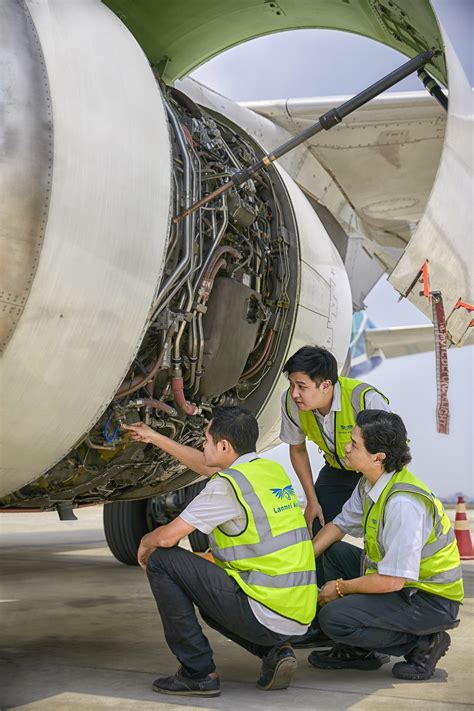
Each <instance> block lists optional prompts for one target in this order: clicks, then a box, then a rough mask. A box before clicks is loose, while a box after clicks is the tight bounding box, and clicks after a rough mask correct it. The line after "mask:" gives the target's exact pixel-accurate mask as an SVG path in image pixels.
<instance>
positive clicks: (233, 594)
mask: <svg viewBox="0 0 474 711" xmlns="http://www.w3.org/2000/svg"><path fill="white" fill-rule="evenodd" d="M147 574H148V579H149V582H150V586H151V589H152V592H153V595H154V597H155V600H156V603H157V606H158V611H159V613H160V616H161V620H162V623H163V630H164V633H165V638H166V641H167V643H168V646H169V648H170V650H171V651H172V652H173V654H174V655H175V656H176V657H177V658H178V660H179V662H180V664H181V666H182V667H183V672H184V674H185V676H187V677H188V678H191V679H202V678H203V677H205V676H206V675H207V674H209V673H210V672H212V671H215V668H216V667H215V664H214V661H213V658H212V650H211V647H210V645H209V641H208V640H207V638H206V637H205V635H204V633H203V631H202V629H201V626H200V624H199V622H198V620H197V617H196V612H195V609H194V605H196V607H198V609H199V611H200V613H201V615H202V617H203V619H205V620H206V622H208V624H209V625H210V626H212V627H214V628H215V629H217V630H218V631H219V632H222V634H224V635H225V636H227V637H229V638H230V639H233V641H235V642H237V643H238V644H240V645H241V646H243V647H245V649H247V650H248V651H249V652H251V653H252V654H255V655H256V656H259V657H263V656H265V655H266V654H267V653H268V652H269V651H270V649H271V648H272V647H273V646H275V645H277V644H281V643H282V642H284V641H285V640H286V639H288V637H286V636H284V635H279V634H277V633H275V632H272V631H271V630H269V629H267V628H266V627H264V626H263V625H261V624H260V622H258V620H257V619H256V617H255V616H254V614H253V612H252V610H251V608H250V605H249V601H248V598H247V596H246V595H245V594H244V593H243V592H242V590H241V589H240V587H239V586H238V584H237V583H236V582H235V581H234V580H233V579H232V578H231V577H229V576H228V575H227V573H226V572H225V571H224V570H222V568H219V567H218V566H217V565H215V564H214V563H210V562H209V561H208V560H205V559H204V558H201V557H200V556H197V555H195V554H194V553H191V552H190V551H186V550H184V549H183V548H178V547H174V548H158V549H157V550H156V551H154V553H152V555H151V556H150V559H149V561H148V566H147Z"/></svg>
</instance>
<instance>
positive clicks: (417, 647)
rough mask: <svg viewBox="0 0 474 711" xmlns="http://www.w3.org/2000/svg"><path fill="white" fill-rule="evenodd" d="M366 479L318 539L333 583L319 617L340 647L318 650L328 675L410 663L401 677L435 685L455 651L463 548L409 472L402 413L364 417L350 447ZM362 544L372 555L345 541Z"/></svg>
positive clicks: (315, 658)
mask: <svg viewBox="0 0 474 711" xmlns="http://www.w3.org/2000/svg"><path fill="white" fill-rule="evenodd" d="M346 460H347V462H348V463H349V464H350V465H351V466H352V467H353V468H354V469H355V470H357V471H360V472H362V474H363V478H362V479H361V481H360V483H359V485H358V486H357V488H356V489H355V490H354V493H353V495H352V497H351V498H350V500H349V501H348V502H347V503H346V504H345V505H344V508H343V509H342V512H341V513H340V514H339V515H338V516H336V518H334V520H333V521H332V523H328V524H326V526H324V528H322V529H321V530H320V531H319V532H318V533H317V534H316V536H315V538H314V540H313V545H314V552H315V555H316V556H321V557H320V558H319V563H321V562H322V564H323V566H324V572H325V575H326V579H327V580H329V581H330V582H327V583H326V584H325V585H324V587H323V588H322V589H321V591H320V595H319V607H320V610H319V615H318V620H319V624H320V626H321V629H322V630H323V632H324V633H325V634H326V635H327V636H328V637H329V638H330V639H332V640H333V641H334V642H336V644H335V646H334V647H333V648H332V649H330V650H329V651H325V652H322V651H314V652H312V653H311V654H310V655H309V658H308V660H309V662H310V663H311V664H312V665H313V666H315V667H318V668H320V669H344V668H356V669H377V668H378V667H380V666H381V664H382V663H384V662H385V661H388V657H387V656H386V655H393V656H396V657H405V660H404V661H399V662H397V663H396V664H395V665H394V666H393V668H392V674H393V675H394V676H395V677H398V678H399V679H411V680H422V679H429V678H430V677H431V676H432V675H433V672H434V670H435V667H436V664H437V662H438V660H439V659H440V658H441V657H442V656H443V655H444V654H445V653H446V651H447V649H448V647H449V645H450V637H449V635H448V633H447V632H446V630H447V629H450V628H452V627H455V626H457V624H458V623H457V621H456V617H457V613H458V609H459V605H460V603H461V602H462V600H463V583H462V577H461V565H460V559H459V551H458V548H457V544H456V540H455V536H454V533H453V530H452V527H451V523H450V521H449V519H448V517H447V515H446V513H445V511H444V509H443V506H442V504H441V502H440V501H439V499H437V498H436V496H435V495H434V494H433V493H432V492H431V491H430V489H429V488H428V487H427V486H426V485H425V484H424V483H423V482H422V481H420V480H419V479H417V478H416V477H415V476H414V475H413V474H411V473H410V472H409V471H408V470H407V469H406V465H407V464H408V463H409V462H410V460H411V456H410V451H409V449H408V444H407V432H406V429H405V426H404V424H403V422H402V420H401V419H400V417H399V416H398V415H395V414H393V413H388V412H383V411H376V410H365V411H364V412H360V413H359V414H358V416H357V420H356V427H355V428H354V430H353V432H352V436H351V441H350V443H349V444H348V445H347V447H346ZM345 534H349V535H351V536H355V537H360V538H362V537H363V539H364V550H363V551H362V550H361V549H360V548H357V547H356V546H352V545H350V544H348V543H344V542H341V539H342V538H343V537H344V535H345Z"/></svg>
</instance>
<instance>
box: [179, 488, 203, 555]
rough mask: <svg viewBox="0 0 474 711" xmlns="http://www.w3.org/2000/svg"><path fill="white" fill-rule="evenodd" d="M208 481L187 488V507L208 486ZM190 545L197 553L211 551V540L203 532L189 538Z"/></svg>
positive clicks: (185, 496)
mask: <svg viewBox="0 0 474 711" xmlns="http://www.w3.org/2000/svg"><path fill="white" fill-rule="evenodd" d="M206 484H207V481H198V482H197V483H196V484H191V486H187V487H186V489H185V492H184V500H185V505H186V506H187V505H188V504H189V503H191V501H192V500H193V499H195V498H196V496H197V495H198V494H200V493H201V491H202V490H203V489H204V487H205V486H206ZM188 539H189V545H190V546H191V548H192V550H193V551H194V552H195V553H205V552H206V551H207V550H209V538H208V537H207V536H206V534H205V533H202V532H201V531H197V530H196V531H193V532H192V533H190V534H189V536H188Z"/></svg>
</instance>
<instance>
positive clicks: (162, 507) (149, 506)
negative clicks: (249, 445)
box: [104, 481, 209, 565]
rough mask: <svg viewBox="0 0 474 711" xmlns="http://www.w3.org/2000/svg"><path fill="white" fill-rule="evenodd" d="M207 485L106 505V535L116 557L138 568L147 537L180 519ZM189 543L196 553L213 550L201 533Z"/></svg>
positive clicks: (191, 535) (193, 535)
mask: <svg viewBox="0 0 474 711" xmlns="http://www.w3.org/2000/svg"><path fill="white" fill-rule="evenodd" d="M205 485H206V482H205V481H203V482H197V483H196V484H191V486H188V487H186V488H185V489H180V490H179V491H175V492H172V493H169V494H164V495H162V496H153V497H152V498H150V499H141V500H140V501H114V502H112V503H110V504H105V505H104V532H105V538H106V541H107V545H108V546H109V548H110V550H111V552H112V555H113V556H114V557H115V558H116V559H117V560H118V561H120V562H121V563H125V565H138V562H137V551H138V546H139V545H140V541H141V539H142V538H143V536H144V535H145V534H146V533H148V532H149V531H153V530H154V529H155V528H156V527H157V526H162V525H164V524H166V523H169V522H170V521H172V520H173V519H174V518H176V516H179V514H180V513H181V511H182V510H183V509H184V508H185V507H186V506H187V505H188V504H189V503H190V502H191V501H192V500H193V499H194V498H195V497H196V496H197V495H198V494H199V493H200V492H201V491H202V489H203V488H204V487H205ZM189 543H190V545H191V548H192V550H193V551H195V552H199V553H203V552H205V551H207V550H208V548H209V540H208V537H207V536H206V535H205V534H204V533H201V532H200V531H194V532H193V533H191V534H190V536H189Z"/></svg>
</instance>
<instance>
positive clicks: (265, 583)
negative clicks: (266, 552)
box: [239, 570, 316, 588]
mask: <svg viewBox="0 0 474 711" xmlns="http://www.w3.org/2000/svg"><path fill="white" fill-rule="evenodd" d="M239 575H240V577H241V578H242V580H243V581H244V582H245V583H247V584H248V585H260V586H261V587H264V588H295V587H299V586H301V585H315V584H316V572H315V571H314V570H302V571H300V572H297V573H284V574H282V575H267V574H266V573H260V572H259V571H257V570H251V571H244V572H240V573H239Z"/></svg>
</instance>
